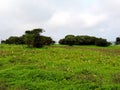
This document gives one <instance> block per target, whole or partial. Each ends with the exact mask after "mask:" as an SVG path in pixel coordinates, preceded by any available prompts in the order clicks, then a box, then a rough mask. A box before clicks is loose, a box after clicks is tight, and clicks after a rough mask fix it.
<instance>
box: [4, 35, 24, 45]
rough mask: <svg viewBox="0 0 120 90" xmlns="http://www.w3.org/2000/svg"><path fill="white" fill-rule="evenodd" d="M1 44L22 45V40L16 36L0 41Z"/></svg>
mask: <svg viewBox="0 0 120 90" xmlns="http://www.w3.org/2000/svg"><path fill="white" fill-rule="evenodd" d="M2 43H5V44H24V43H25V42H24V40H23V39H22V37H17V36H11V37H9V38H8V39H7V40H4V41H2Z"/></svg>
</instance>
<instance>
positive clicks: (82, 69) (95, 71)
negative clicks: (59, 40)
mask: <svg viewBox="0 0 120 90" xmlns="http://www.w3.org/2000/svg"><path fill="white" fill-rule="evenodd" d="M46 89H48V90H59V89H60V90H90V89H91V90H96V89H97V90H101V89H102V90H106V89H107V90H120V47H119V46H111V47H107V48H105V47H95V46H80V47H79V46H74V47H69V46H59V45H58V46H51V47H44V48H42V49H29V48H25V47H24V46H16V45H1V46H0V90H46Z"/></svg>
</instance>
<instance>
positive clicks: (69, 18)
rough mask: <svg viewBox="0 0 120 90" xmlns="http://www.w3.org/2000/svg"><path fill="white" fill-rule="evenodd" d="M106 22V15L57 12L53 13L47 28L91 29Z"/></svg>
mask: <svg viewBox="0 0 120 90" xmlns="http://www.w3.org/2000/svg"><path fill="white" fill-rule="evenodd" d="M106 20H107V15H104V14H103V15H102V14H101V15H94V14H91V13H77V12H67V11H64V12H58V13H55V14H54V15H53V16H52V17H51V18H50V20H48V22H47V24H48V26H50V27H52V28H56V27H70V28H76V27H77V28H92V27H96V26H97V25H99V24H100V23H102V22H104V21H106Z"/></svg>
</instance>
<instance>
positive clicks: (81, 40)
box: [59, 35, 110, 46]
mask: <svg viewBox="0 0 120 90" xmlns="http://www.w3.org/2000/svg"><path fill="white" fill-rule="evenodd" d="M59 43H60V44H63V45H70V46H72V45H97V46H109V45H110V43H109V42H107V40H106V39H103V38H97V37H93V36H87V35H85V36H74V35H67V36H65V38H63V39H60V41H59Z"/></svg>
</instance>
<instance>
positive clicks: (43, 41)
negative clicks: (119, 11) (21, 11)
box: [1, 28, 120, 48]
mask: <svg viewBox="0 0 120 90" xmlns="http://www.w3.org/2000/svg"><path fill="white" fill-rule="evenodd" d="M43 32H44V30H43V29H41V28H38V29H33V30H27V31H25V33H24V34H23V35H22V36H20V37H18V36H10V37H9V38H8V39H6V40H2V41H1V43H4V44H16V45H23V44H25V45H27V46H28V47H36V48H41V47H43V46H45V45H51V44H55V41H54V40H53V39H52V38H51V37H48V36H43V35H41V33H43ZM59 44H61V45H69V46H73V45H96V46H104V47H106V46H110V45H111V43H110V42H108V41H107V40H106V39H103V38H98V37H94V36H88V35H77V36H74V35H66V36H65V37H64V38H63V39H60V40H59ZM115 44H116V45H118V44H120V37H117V38H116V42H115Z"/></svg>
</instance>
